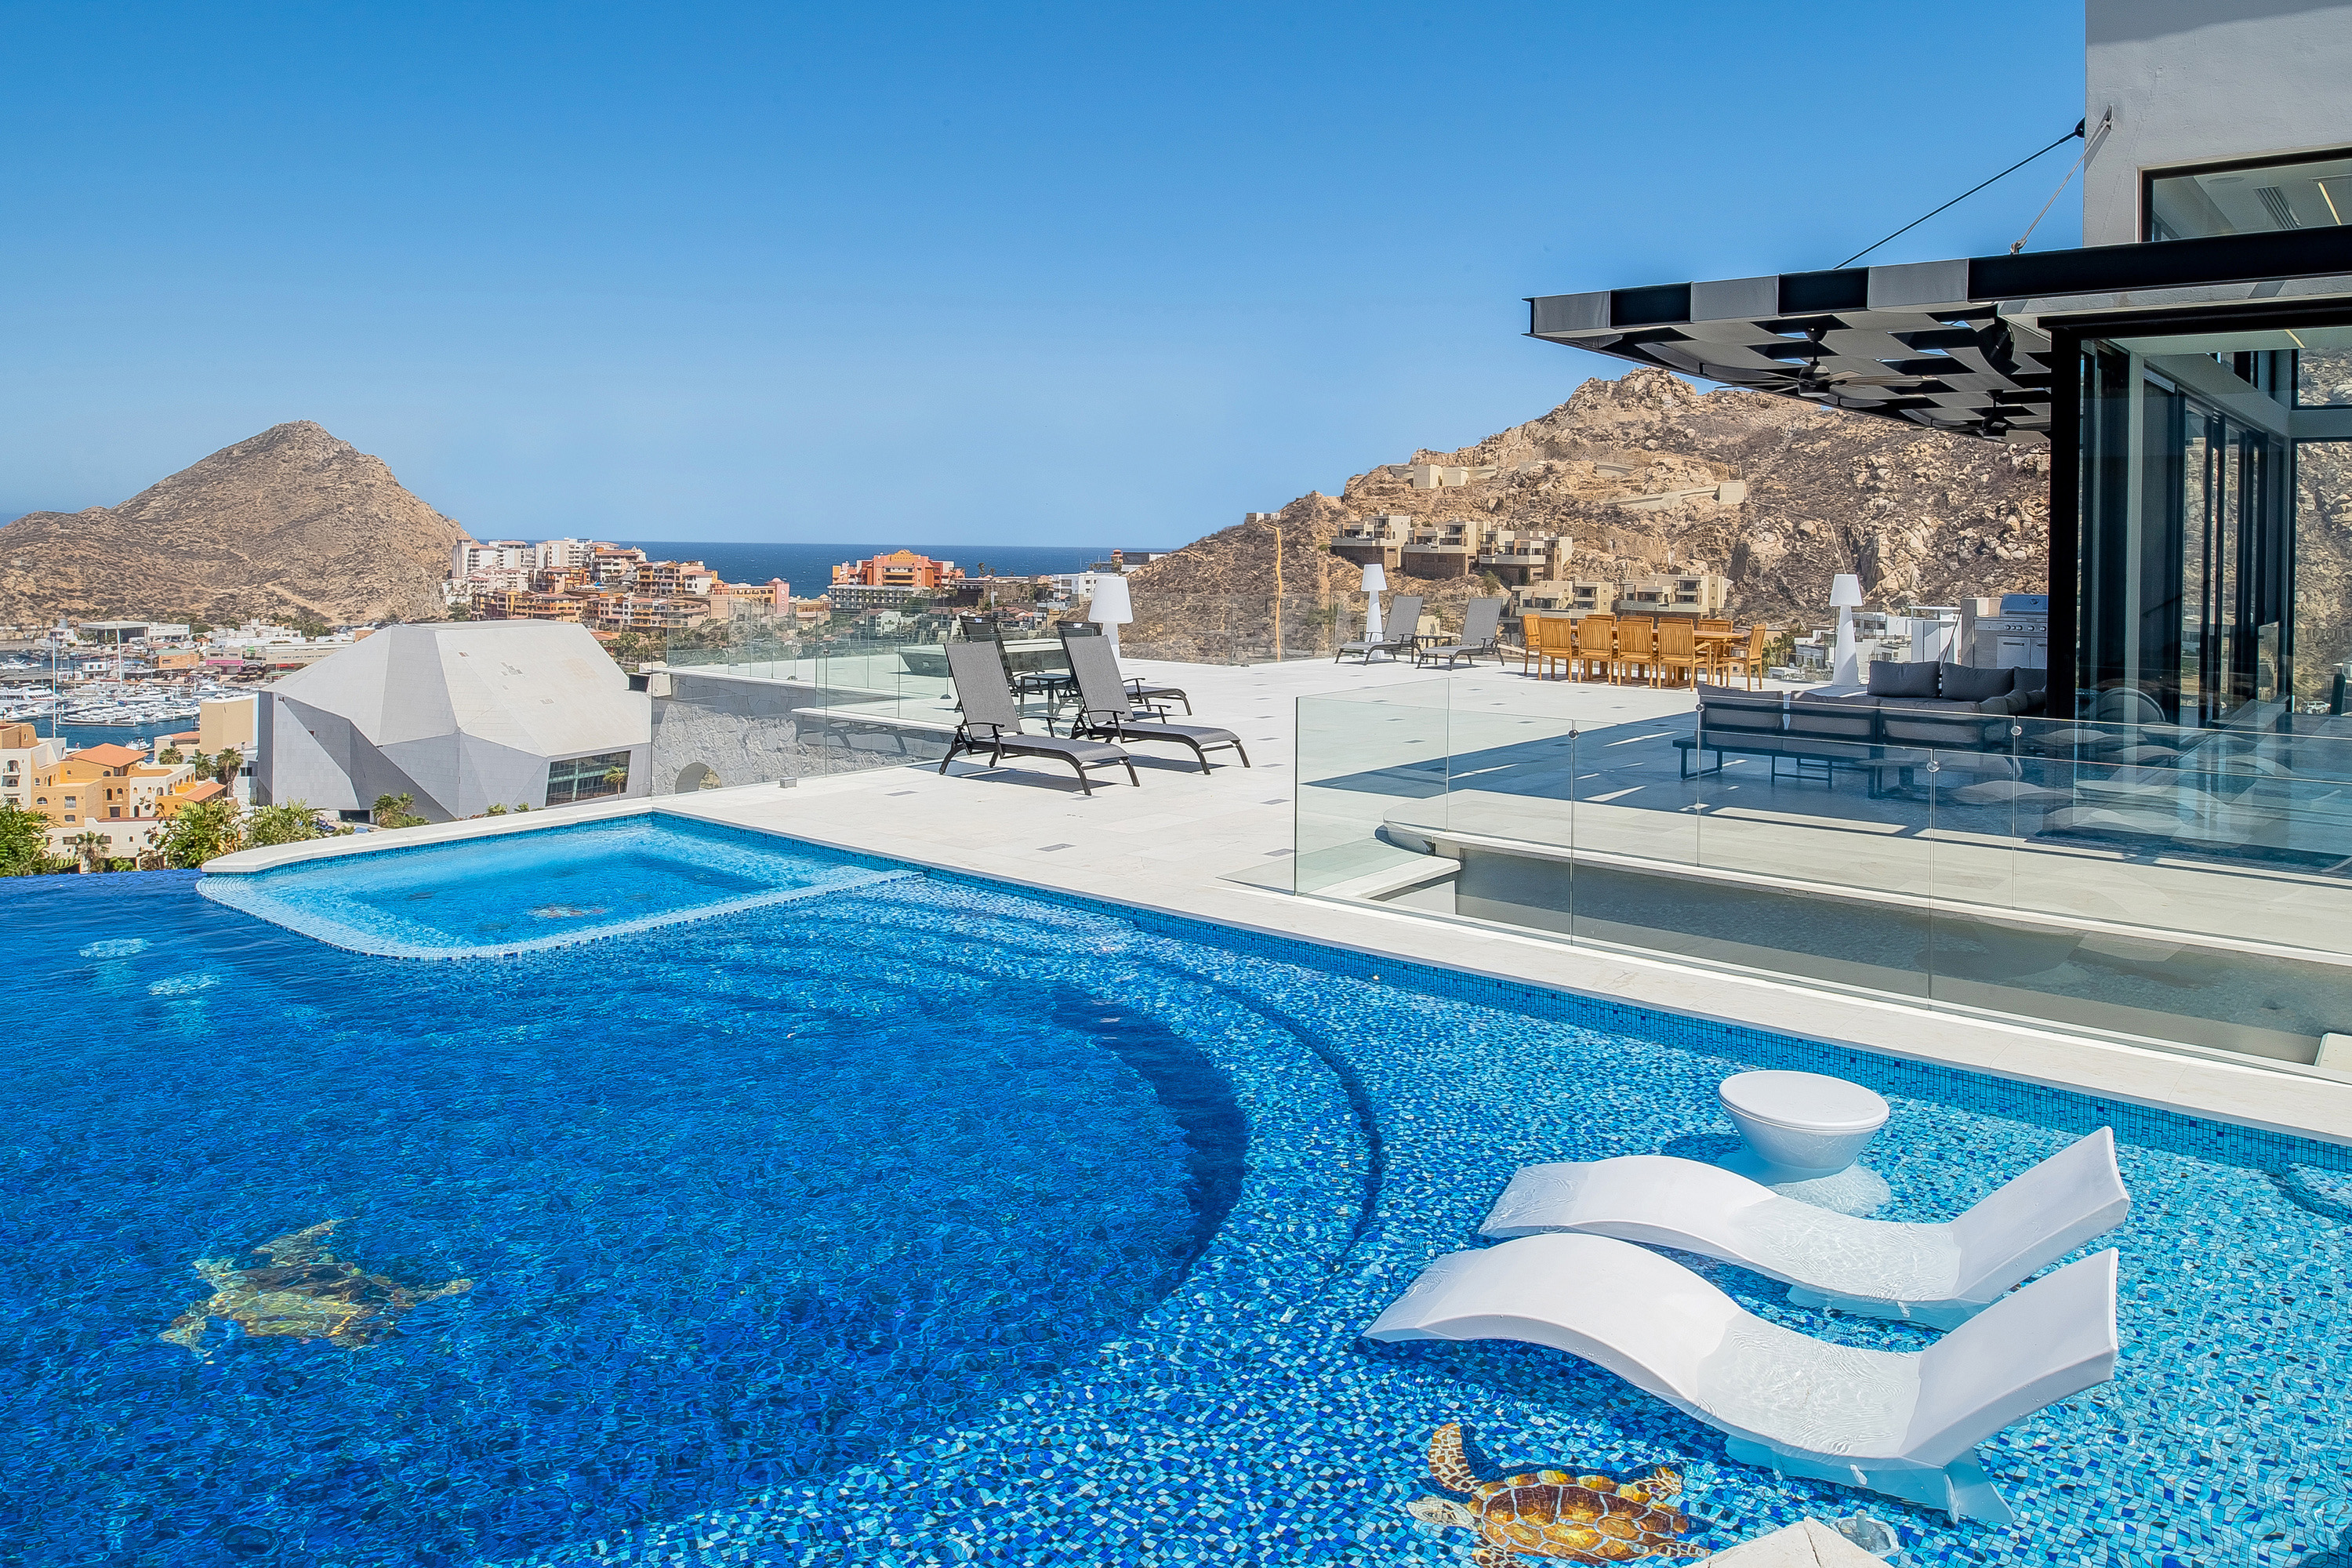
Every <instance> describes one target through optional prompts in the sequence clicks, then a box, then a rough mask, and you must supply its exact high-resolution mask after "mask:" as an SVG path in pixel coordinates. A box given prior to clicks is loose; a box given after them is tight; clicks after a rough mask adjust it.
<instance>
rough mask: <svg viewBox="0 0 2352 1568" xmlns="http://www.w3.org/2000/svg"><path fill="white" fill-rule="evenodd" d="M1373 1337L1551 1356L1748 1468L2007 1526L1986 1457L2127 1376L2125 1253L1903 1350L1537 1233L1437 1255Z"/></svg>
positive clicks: (2069, 1272)
mask: <svg viewBox="0 0 2352 1568" xmlns="http://www.w3.org/2000/svg"><path fill="white" fill-rule="evenodd" d="M1365 1333H1366V1335H1367V1337H1369V1338H1371V1339H1375V1340H1384V1341H1390V1342H1398V1341H1413V1340H1519V1341H1524V1342H1527V1343H1529V1344H1538V1345H1549V1346H1550V1347H1551V1348H1552V1349H1554V1350H1561V1351H1566V1352H1569V1353H1570V1355H1575V1356H1581V1357H1583V1358H1584V1359H1585V1360H1587V1361H1589V1362H1591V1363H1594V1364H1596V1365H1598V1366H1601V1367H1603V1368H1606V1369H1607V1370H1608V1371H1610V1372H1612V1373H1616V1374H1617V1375H1618V1376H1620V1377H1622V1378H1623V1379H1624V1380H1625V1381H1626V1382H1628V1383H1631V1384H1633V1385H1634V1386H1635V1387H1637V1388H1640V1389H1642V1390H1643V1391H1644V1392H1646V1393H1649V1394H1655V1395H1656V1396H1657V1397H1658V1398H1660V1399H1663V1400H1664V1401H1665V1402H1666V1403H1667V1404H1669V1405H1673V1406H1675V1408H1676V1409H1678V1410H1681V1411H1683V1412H1685V1414H1687V1415H1691V1416H1693V1417H1694V1418H1696V1419H1697V1420H1700V1421H1704V1422H1706V1424H1707V1425H1708V1426H1713V1427H1715V1428H1716V1429H1717V1430H1718V1431H1720V1432H1722V1433H1724V1434H1725V1435H1726V1436H1727V1438H1728V1439H1729V1441H1728V1442H1727V1443H1726V1444H1725V1453H1726V1454H1727V1456H1728V1457H1729V1458H1732V1459H1733V1460H1735V1461H1737V1462H1738V1463H1740V1464H1748V1465H1760V1466H1764V1467H1767V1468H1770V1469H1773V1470H1776V1471H1778V1472H1780V1473H1781V1474H1783V1475H1793V1476H1804V1477H1808V1478H1810V1479H1815V1480H1825V1481H1835V1482H1838V1483H1840V1484H1842V1485H1844V1486H1852V1487H1863V1488H1866V1489H1869V1490H1872V1491H1876V1492H1883V1493H1885V1494H1886V1495H1887V1496H1889V1497H1898V1498H1902V1499H1904V1500H1906V1501H1910V1502H1916V1503H1921V1504H1924V1505H1926V1506H1927V1507H1930V1508H1939V1509H1944V1510H1948V1512H1949V1513H1950V1514H1951V1516H1952V1518H1953V1520H1954V1521H1956V1522H1957V1521H1958V1520H1960V1519H1961V1518H1969V1519H1980V1520H1984V1521H1989V1522H1992V1523H1997V1524H2007V1523H2010V1522H2011V1521H2013V1519H2014V1517H2015V1516H2014V1515H2012V1514H2011V1511H2010V1509H2009V1505H2008V1504H2007V1503H2006V1502H2005V1501H2003V1500H2002V1499H2001V1495H2000V1492H1999V1491H1998V1490H1997V1489H1995V1488H1994V1486H1993V1484H1992V1482H1991V1481H1990V1480H1989V1479H1986V1476H1985V1473H1984V1469H1983V1468H1982V1467H1981V1466H1980V1465H1979V1463H1978V1462H1977V1458H1976V1454H1975V1449H1976V1446H1977V1445H1978V1444H1979V1443H1981V1442H1983V1441H1984V1440H1985V1439H1986V1438H1988V1437H1990V1436H1993V1435H1994V1434H1995V1433H1997V1432H1999V1431H2000V1429H2001V1428H2003V1427H2004V1426H2010V1425H2011V1424H2012V1423H2014V1422H2018V1421H2022V1420H2023V1419H2025V1418H2026V1417H2027V1416H2029V1415H2032V1414H2033V1413H2034V1412H2035V1411H2037V1410H2040V1409H2042V1407H2043V1406H2045V1405H2051V1404H2053V1403H2055V1402H2056V1401H2058V1400H2061V1399H2063V1398H2065V1397H2066V1396H2067V1395H2068V1394H2075V1393H2079V1392H2080V1391H2082V1390H2083V1389H2085V1388H2089V1387H2092V1386H2094V1385H2095V1384H2101V1383H2105V1382H2106V1381H2107V1379H2109V1378H2110V1377H2113V1376H2114V1375H2115V1366H2116V1348H2117V1347H2116V1255H2115V1253H2114V1252H2112V1251H2107V1252H2102V1253H2099V1254H2097V1255H2095V1256H2094V1257H2091V1258H2084V1259H2082V1260H2081V1261H2080V1262H2077V1263H2072V1264H2069V1265H2068V1266H2067V1267H2065V1268H2062V1269H2060V1270H2058V1271H2057V1272H2056V1273H2055V1274H2053V1275H2051V1276H2049V1277H2048V1278H2047V1279H2037V1280H2035V1281H2034V1282H2033V1283H2032V1284H2031V1285H2029V1286H2027V1287H2026V1288H2025V1289H2022V1290H2020V1291H2017V1292H2016V1293H2015V1294H2013V1295H2011V1296H2009V1297H2006V1298H2004V1299H2003V1300H2000V1301H1998V1302H1995V1303H1994V1304H1993V1305H1992V1306H1991V1307H1990V1308H1987V1309H1986V1310H1984V1311H1983V1312H1982V1313H1980V1314H1979V1315H1978V1316H1977V1317H1976V1318H1975V1319H1973V1320H1972V1321H1969V1322H1966V1323H1963V1324H1961V1325H1960V1326H1959V1327H1958V1328H1957V1329H1954V1330H1953V1331H1951V1332H1950V1333H1948V1334H1947V1335H1945V1336H1944V1337H1943V1338H1942V1339H1941V1340H1939V1341H1937V1342H1936V1343H1935V1344H1932V1345H1930V1346H1928V1347H1927V1349H1926V1350H1924V1351H1918V1352H1894V1351H1871V1350H1863V1349H1859V1348H1857V1347H1854V1346H1851V1345H1833V1344H1830V1343H1827V1342H1823V1341H1821V1340H1816V1339H1812V1338H1810V1337H1808V1336H1806V1335H1804V1334H1801V1333H1798V1332H1797V1331H1794V1330H1792V1329H1784V1328H1781V1327H1780V1326H1779V1325H1778V1324H1776V1323H1769V1322H1766V1321H1764V1320H1763V1319H1761V1318H1759V1317H1757V1316H1755V1315H1754V1314H1753V1313H1751V1312H1748V1311H1747V1310H1744V1309H1742V1308H1741V1307H1740V1306H1739V1304H1738V1302H1736V1301H1734V1300H1732V1299H1731V1298H1730V1297H1728V1296H1727V1295H1725V1294H1724V1293H1723V1292H1722V1291H1720V1290H1718V1289H1716V1288H1715V1287H1714V1286H1713V1285H1711V1284H1709V1283H1707V1282H1706V1280H1705V1279H1701V1278H1699V1277H1698V1276H1697V1275H1696V1274H1694V1273H1692V1272H1691V1271H1690V1270H1689V1269H1687V1268H1684V1267H1683V1266H1682V1265H1681V1264H1679V1263H1676V1262H1675V1261H1674V1260H1672V1259H1671V1258H1664V1257H1661V1256H1660V1255H1658V1254H1657V1253H1654V1252H1651V1251H1648V1250H1646V1249H1644V1248H1643V1247H1636V1246H1634V1245H1633V1243H1632V1242H1628V1241H1618V1240H1614V1239H1612V1237H1605V1236H1530V1237H1524V1238H1522V1239H1520V1240H1517V1241H1507V1242H1505V1243H1504V1244H1503V1245H1502V1246H1500V1247H1487V1248H1485V1249H1484V1250H1482V1251H1475V1252H1456V1253H1452V1254H1449V1255H1448V1256H1446V1257H1444V1258H1439V1259H1437V1261H1435V1262H1434V1263H1432V1264H1431V1265H1430V1266H1429V1267H1428V1268H1425V1269H1423V1271H1422V1275H1421V1278H1420V1279H1416V1280H1415V1281H1413V1285H1412V1289H1409V1290H1407V1291H1406V1292H1405V1293H1404V1295H1403V1296H1402V1297H1401V1298H1399V1299H1398V1300H1397V1301H1396V1302H1395V1303H1394V1304H1393V1305H1391V1307H1390V1308H1389V1310H1387V1311H1385V1312H1382V1313H1381V1316H1380V1319H1379V1321H1376V1322H1375V1323H1373V1324H1372V1326H1371V1327H1370V1329H1368V1330H1366V1331H1365Z"/></svg>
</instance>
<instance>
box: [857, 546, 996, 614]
mask: <svg viewBox="0 0 2352 1568" xmlns="http://www.w3.org/2000/svg"><path fill="white" fill-rule="evenodd" d="M962 583H963V573H962V572H961V570H960V569H959V568H958V567H957V565H956V563H954V562H952V561H934V560H932V559H931V558H930V557H929V556H928V555H918V554H916V553H915V552H913V551H911V550H900V551H895V552H892V553H890V554H888V555H874V556H869V557H867V558H866V560H864V561H845V562H843V563H841V564H840V565H838V566H835V568H834V569H833V586H832V588H831V590H830V591H829V593H828V595H827V596H828V597H830V598H831V599H832V600H833V603H834V607H835V609H839V610H844V611H847V612H852V613H855V612H856V611H859V610H877V609H888V608H892V607H894V606H897V605H903V604H905V603H906V602H907V601H908V600H909V599H912V598H916V597H918V596H920V597H924V598H929V597H930V596H931V595H936V594H940V593H942V592H944V591H946V590H949V589H951V588H955V587H960V586H961V585H962Z"/></svg>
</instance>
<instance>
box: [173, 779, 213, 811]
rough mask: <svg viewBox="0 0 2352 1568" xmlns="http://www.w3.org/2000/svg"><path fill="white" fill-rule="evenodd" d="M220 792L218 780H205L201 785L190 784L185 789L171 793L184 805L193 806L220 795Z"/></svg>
mask: <svg viewBox="0 0 2352 1568" xmlns="http://www.w3.org/2000/svg"><path fill="white" fill-rule="evenodd" d="M220 792H221V786H220V781H219V780H218V779H206V780H205V781H204V782H203V783H202V784H190V785H189V786H188V787H187V788H186V789H184V790H175V791H173V795H176V796H177V797H178V798H179V799H180V800H181V801H182V802H184V804H186V805H195V804H196V802H198V801H200V800H210V799H212V797H213V796H215V795H218V794H220Z"/></svg>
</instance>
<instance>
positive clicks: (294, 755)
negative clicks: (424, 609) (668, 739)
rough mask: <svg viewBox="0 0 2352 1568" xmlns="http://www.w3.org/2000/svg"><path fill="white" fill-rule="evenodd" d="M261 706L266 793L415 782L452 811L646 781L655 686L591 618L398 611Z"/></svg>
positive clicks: (325, 799)
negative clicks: (648, 687)
mask: <svg viewBox="0 0 2352 1568" xmlns="http://www.w3.org/2000/svg"><path fill="white" fill-rule="evenodd" d="M258 721H259V723H258V729H259V737H258V744H257V750H256V756H255V761H254V769H253V773H254V799H255V801H256V803H257V804H259V805H272V804H283V803H286V802H289V801H297V800H299V801H302V802H304V803H306V804H308V805H312V806H315V807H318V808H320V809H322V810H329V811H334V812H338V813H341V814H343V815H344V816H348V817H360V816H365V815H366V814H367V811H368V809H369V808H370V807H371V806H372V805H373V804H374V802H375V801H376V800H377V798H378V797H380V796H383V795H408V796H409V797H410V799H411V802H412V805H411V809H412V810H413V811H415V813H416V814H417V815H418V816H423V817H425V818H426V819H427V820H428V821H435V822H446V821H450V820H454V819H456V818H459V817H467V816H479V815H481V814H482V813H484V812H486V811H488V809H489V808H490V807H491V806H493V805H499V806H509V807H510V806H514V805H528V806H532V807H538V806H543V805H550V804H554V805H566V804H570V803H571V802H572V801H576V800H583V799H588V798H591V797H593V796H596V795H645V794H647V793H648V792H649V788H650V781H649V780H648V779H647V777H646V763H647V759H648V757H649V755H650V748H651V744H652V724H653V719H652V710H651V707H650V700H649V699H648V698H647V697H646V695H645V694H644V693H643V692H638V691H633V690H631V689H630V688H629V678H628V677H627V676H625V675H624V674H623V673H622V672H621V668H620V667H619V666H618V665H616V664H614V662H613V661H612V659H611V658H609V657H607V656H606V654H605V653H604V649H603V648H602V647H599V646H598V645H597V643H596V640H595V638H594V637H593V636H591V635H590V633H589V632H588V630H587V628H586V627H584V626H557V625H551V624H549V623H546V622H538V621H509V622H460V623H455V624H446V623H445V624H440V625H432V626H394V627H391V628H389V629H388V630H385V631H383V632H381V633H379V634H377V635H376V636H375V637H371V638H369V639H368V640H367V641H365V642H363V643H359V644H356V645H354V646H353V647H349V648H346V649H344V650H343V651H342V652H341V653H339V654H337V655H335V656H334V657H333V658H328V659H323V660H321V661H320V662H319V663H318V664H315V665H312V666H311V667H310V668H308V669H304V670H302V671H300V672H299V673H297V674H294V675H291V676H289V677H287V678H286V679H283V680H280V681H278V682H277V683H276V684H275V685H273V686H271V687H269V688H268V689H266V690H264V691H263V692H262V693H261V699H260V704H259V708H258Z"/></svg>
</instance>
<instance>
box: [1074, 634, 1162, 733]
mask: <svg viewBox="0 0 2352 1568" xmlns="http://www.w3.org/2000/svg"><path fill="white" fill-rule="evenodd" d="M1101 636H1102V628H1101V627H1100V626H1091V625H1088V624H1087V623H1086V622H1084V621H1081V622H1079V623H1078V624H1077V625H1076V626H1064V627H1063V628H1062V651H1063V652H1065V653H1067V652H1068V651H1069V647H1070V639H1071V638H1072V637H1101ZM1111 660H1112V667H1113V668H1117V665H1118V653H1117V652H1113V653H1112V655H1111ZM1123 683H1124V684H1125V686H1126V687H1127V694H1128V696H1129V697H1130V698H1132V699H1134V700H1135V701H1136V703H1137V704H1138V705H1139V706H1141V707H1145V708H1149V707H1152V706H1153V705H1155V704H1158V703H1161V702H1181V703H1182V704H1183V705H1184V711H1185V713H1186V714H1187V715H1190V714H1191V712H1192V699H1191V698H1190V697H1188V696H1186V695H1185V694H1184V689H1183V688H1182V687H1181V686H1154V685H1152V684H1151V683H1150V681H1148V680H1146V679H1143V678H1142V677H1141V676H1139V675H1130V676H1128V677H1126V678H1125V679H1124V682H1123Z"/></svg>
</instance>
